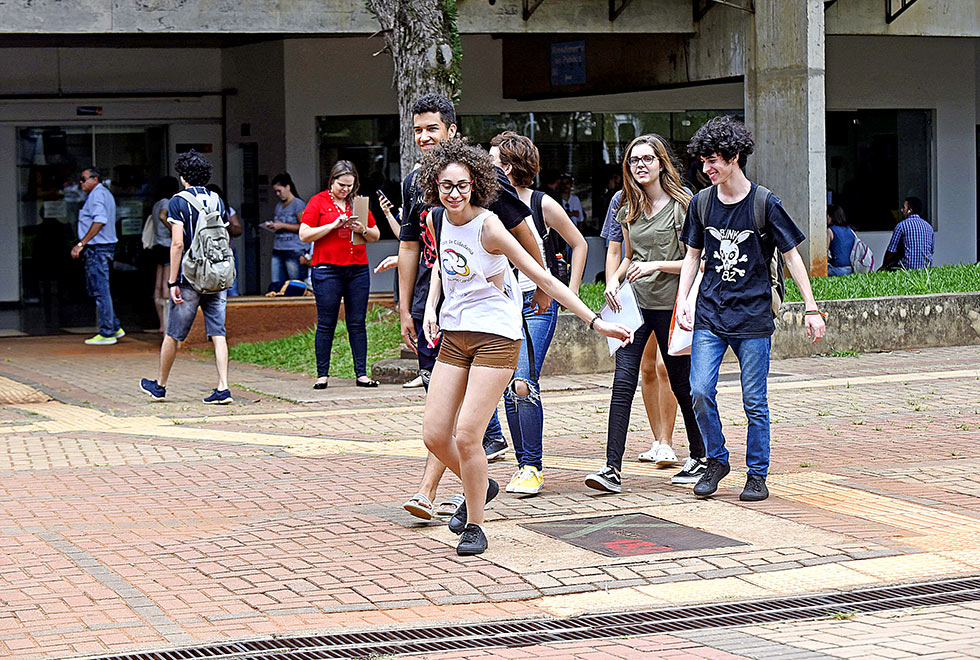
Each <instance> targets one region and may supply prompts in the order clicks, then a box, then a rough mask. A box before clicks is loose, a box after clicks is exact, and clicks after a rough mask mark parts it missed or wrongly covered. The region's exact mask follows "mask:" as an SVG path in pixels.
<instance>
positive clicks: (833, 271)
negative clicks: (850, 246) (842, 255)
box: [827, 266, 854, 277]
mask: <svg viewBox="0 0 980 660" xmlns="http://www.w3.org/2000/svg"><path fill="white" fill-rule="evenodd" d="M852 273H854V269H853V268H851V267H850V266H827V275H829V276H830V277H838V276H840V275H851V274H852Z"/></svg>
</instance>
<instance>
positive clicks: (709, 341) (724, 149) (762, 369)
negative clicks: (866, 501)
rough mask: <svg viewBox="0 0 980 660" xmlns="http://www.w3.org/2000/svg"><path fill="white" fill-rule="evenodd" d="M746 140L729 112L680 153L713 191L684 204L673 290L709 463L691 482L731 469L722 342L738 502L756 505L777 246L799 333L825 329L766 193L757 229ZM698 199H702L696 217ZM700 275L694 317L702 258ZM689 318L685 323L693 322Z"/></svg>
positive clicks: (795, 232) (701, 487) (784, 219)
mask: <svg viewBox="0 0 980 660" xmlns="http://www.w3.org/2000/svg"><path fill="white" fill-rule="evenodd" d="M753 148H754V142H753V140H752V135H751V133H749V131H748V129H747V128H745V125H744V124H742V123H741V122H740V121H737V120H735V119H733V118H731V117H728V116H722V117H715V118H714V119H712V120H710V121H709V122H708V123H706V124H705V125H704V126H702V127H701V128H700V129H698V132H697V133H695V134H694V137H693V138H692V139H691V143H690V145H688V152H689V153H690V154H691V155H692V156H694V157H695V158H700V159H701V161H702V163H703V168H704V173H705V174H706V175H708V177H709V178H710V179H711V183H712V184H713V185H712V187H710V188H706V189H704V190H702V191H701V192H699V193H698V195H697V196H696V197H695V198H694V199H693V200H692V201H691V204H690V206H689V207H688V209H687V219H686V221H685V222H684V229H683V231H682V233H681V240H682V241H684V243H686V244H687V245H688V246H689V249H688V251H687V254H686V256H685V257H684V265H683V266H682V268H681V277H680V284H679V286H678V290H677V304H676V316H677V323H678V325H679V326H680V327H681V328H683V329H685V330H691V328H692V326H693V329H694V340H693V343H692V345H691V398H692V399H693V403H694V413H695V416H696V417H697V420H698V428H699V429H700V430H701V435H702V436H703V437H704V441H705V445H706V447H707V454H708V467H707V469H706V470H705V472H704V474H703V475H702V477H701V479H700V480H699V481H698V482H697V484H695V486H694V494H695V495H696V496H698V497H709V496H711V495H713V494H714V492H715V491H716V490H717V489H718V482H720V481H721V480H722V479H723V478H724V477H725V475H727V474H728V473H729V471H730V467H729V464H728V450H727V449H726V448H725V436H724V434H723V433H722V429H721V418H720V417H719V415H718V404H717V401H716V395H717V389H716V386H717V384H718V372H719V369H720V368H721V359H722V356H723V355H724V354H725V350H726V349H727V348H728V347H729V346H730V347H731V348H732V351H734V353H735V355H736V357H737V358H738V362H739V368H740V370H741V381H742V403H743V405H744V408H745V416H746V417H747V418H748V421H749V426H748V433H747V437H746V452H745V462H746V465H747V466H748V477H747V479H746V482H745V488H744V489H743V491H742V494H741V495H740V496H739V499H741V500H742V501H747V502H758V501H760V500H764V499H766V498H767V497H769V490H768V489H767V488H766V476H767V474H768V472H769V402H768V399H767V394H766V389H767V380H768V377H769V353H770V348H771V346H772V333H773V331H774V330H775V326H774V324H773V317H772V290H771V286H770V276H769V263H770V261H771V259H772V256H773V254H774V250H776V249H778V250H779V251H780V252H781V253H782V254H783V257H784V259H785V262H786V269H787V270H788V271H789V273H790V275H792V276H793V280H795V281H796V285H797V286H798V287H799V289H800V294H801V295H802V296H803V301H804V303H805V304H806V312H805V316H804V318H805V320H806V333H807V337H809V338H810V340H811V341H817V340H819V339H820V338H821V337H823V335H824V330H825V328H824V320H823V315H822V314H821V312H820V311H819V310H818V309H817V303H816V302H815V301H814V299H813V291H812V290H811V288H810V278H809V275H808V274H807V271H806V266H805V265H804V264H803V259H802V257H800V253H799V251H798V250H797V249H796V246H798V245H799V244H800V243H802V242H803V240H804V239H805V238H806V237H805V236H804V235H803V232H801V231H800V230H799V229H798V228H797V226H796V225H795V224H794V223H793V220H792V219H791V218H790V217H789V215H788V214H787V213H786V210H785V209H784V208H783V205H782V203H781V202H780V201H779V198H777V197H776V196H775V195H770V196H769V197H768V199H767V200H766V205H765V224H764V230H763V232H762V233H761V234H760V232H759V231H758V230H757V228H756V222H755V218H754V213H753V204H754V202H755V196H756V194H762V193H759V192H758V186H757V185H756V184H754V183H752V182H751V181H749V180H748V178H746V176H745V172H744V168H745V162H746V157H747V156H748V155H749V154H751V153H752V150H753ZM701 195H709V202H708V206H707V211H706V212H705V214H704V215H705V217H703V218H702V217H700V213H699V210H698V209H699V200H698V198H699V197H700V196H701ZM702 254H704V255H705V265H704V279H703V280H702V282H701V287H700V289H699V291H698V299H697V313H696V314H694V310H692V309H690V307H689V306H688V304H687V296H688V293H690V290H691V286H692V284H693V283H694V277H695V274H696V273H697V270H698V267H699V262H700V261H701V255H702ZM692 314H693V319H692Z"/></svg>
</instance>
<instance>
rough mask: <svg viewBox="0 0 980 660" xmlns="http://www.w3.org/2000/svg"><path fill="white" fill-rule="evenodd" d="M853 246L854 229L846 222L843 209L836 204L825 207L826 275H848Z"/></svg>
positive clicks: (851, 271) (852, 270)
mask: <svg viewBox="0 0 980 660" xmlns="http://www.w3.org/2000/svg"><path fill="white" fill-rule="evenodd" d="M853 247H854V231H853V230H852V229H851V228H850V226H849V225H848V224H847V216H846V215H844V209H843V208H841V207H840V206H839V205H837V204H831V205H829V206H828V207H827V275H829V276H830V277H837V276H839V275H850V274H852V273H853V272H854V269H853V268H852V267H851V249H852V248H853Z"/></svg>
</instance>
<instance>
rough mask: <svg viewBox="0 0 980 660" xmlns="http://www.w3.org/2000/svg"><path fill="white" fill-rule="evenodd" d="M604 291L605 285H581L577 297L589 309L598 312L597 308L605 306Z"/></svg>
mask: <svg viewBox="0 0 980 660" xmlns="http://www.w3.org/2000/svg"><path fill="white" fill-rule="evenodd" d="M605 291H606V285H605V284H601V283H597V284H583V285H582V286H580V287H579V290H578V297H579V298H581V299H582V302H584V303H585V304H586V305H588V306H589V309H591V310H592V311H594V312H598V311H599V308H600V307H602V306H603V305H605V304H606V296H605Z"/></svg>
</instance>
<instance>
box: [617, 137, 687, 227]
mask: <svg viewBox="0 0 980 660" xmlns="http://www.w3.org/2000/svg"><path fill="white" fill-rule="evenodd" d="M639 144H646V145H649V146H650V147H651V148H652V149H653V153H654V155H655V156H656V157H657V160H658V161H660V185H661V186H662V187H663V189H664V192H666V193H667V194H668V195H669V196H670V198H671V199H673V200H674V201H675V202H677V203H678V204H680V205H681V208H683V209H684V211H685V212H686V211H687V205H688V204H690V203H691V194H690V193H689V192H687V191H686V190H684V184H683V182H682V181H681V175H680V174H679V173H678V172H677V166H676V165H675V164H674V155H673V153H672V152H671V150H670V147H669V146H668V145H667V141H666V140H664V139H663V138H662V137H660V136H659V135H657V134H655V133H649V134H647V135H641V136H639V137H637V138H635V139H634V140H633V141H632V142H630V144H629V146H628V147H626V155H625V156H624V157H623V206H625V207H626V222H628V223H632V222H634V221H636V219H637V218H639V217H640V216H641V214H643V212H644V211H648V210H650V204H649V202H648V201H647V196H646V192H645V191H644V190H643V188H641V187H640V184H638V183H637V182H636V179H634V178H633V171H632V168H631V167H630V165H629V159H630V154H631V153H633V149H634V147H636V146H637V145H639Z"/></svg>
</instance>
